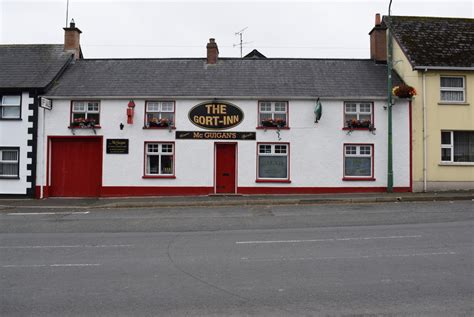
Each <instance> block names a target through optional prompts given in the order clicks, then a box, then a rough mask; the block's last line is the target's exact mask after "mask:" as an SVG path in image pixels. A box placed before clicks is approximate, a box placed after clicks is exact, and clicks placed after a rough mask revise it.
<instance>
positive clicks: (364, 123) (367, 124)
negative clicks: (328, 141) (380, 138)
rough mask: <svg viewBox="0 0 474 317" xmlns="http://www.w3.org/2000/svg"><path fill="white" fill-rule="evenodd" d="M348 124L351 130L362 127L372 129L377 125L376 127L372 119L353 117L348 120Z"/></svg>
mask: <svg viewBox="0 0 474 317" xmlns="http://www.w3.org/2000/svg"><path fill="white" fill-rule="evenodd" d="M346 124H347V127H348V128H349V129H350V130H354V129H361V128H362V129H369V130H370V131H373V130H375V127H374V125H373V124H372V122H371V121H370V120H356V119H352V120H347V121H346Z"/></svg>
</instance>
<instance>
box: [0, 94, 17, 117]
mask: <svg viewBox="0 0 474 317" xmlns="http://www.w3.org/2000/svg"><path fill="white" fill-rule="evenodd" d="M0 101H1V104H0V119H20V118H21V96H20V95H6V96H2V97H1V99H0Z"/></svg>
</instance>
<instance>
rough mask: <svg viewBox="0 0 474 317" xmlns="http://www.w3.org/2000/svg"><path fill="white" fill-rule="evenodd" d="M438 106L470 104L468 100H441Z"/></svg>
mask: <svg viewBox="0 0 474 317" xmlns="http://www.w3.org/2000/svg"><path fill="white" fill-rule="evenodd" d="M438 106H469V103H467V102H454V101H453V102H449V101H440V102H438Z"/></svg>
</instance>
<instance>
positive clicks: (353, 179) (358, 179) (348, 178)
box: [342, 177, 376, 182]
mask: <svg viewBox="0 0 474 317" xmlns="http://www.w3.org/2000/svg"><path fill="white" fill-rule="evenodd" d="M342 180H343V181H357V182H359V181H366V182H375V180H376V179H375V178H373V177H343V178H342Z"/></svg>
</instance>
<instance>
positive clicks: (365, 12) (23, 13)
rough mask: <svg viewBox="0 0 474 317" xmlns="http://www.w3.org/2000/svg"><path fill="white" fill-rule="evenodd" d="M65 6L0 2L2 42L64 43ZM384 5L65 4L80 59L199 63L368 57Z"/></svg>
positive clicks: (419, 11)
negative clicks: (250, 57)
mask: <svg viewBox="0 0 474 317" xmlns="http://www.w3.org/2000/svg"><path fill="white" fill-rule="evenodd" d="M66 3H67V0H49V1H43V0H36V1H34V0H29V1H23V0H0V44H24V43H28V44H59V43H62V42H63V37H64V31H63V29H62V28H63V27H64V26H65V24H66ZM388 3H389V0H370V1H358V0H346V1H317V0H313V1H262V0H260V1H208V2H203V1H196V0H194V1H192V0H188V1H160V0H148V1H146V0H141V1H139V0H138V1H132V0H129V1H123V0H69V20H70V19H71V18H74V20H75V22H76V26H77V27H78V28H80V29H81V30H82V32H83V33H82V34H81V47H82V50H83V53H84V56H85V57H86V58H111V57H114V58H121V57H137V58H139V57H140V58H141V57H152V58H162V57H204V56H205V54H206V50H205V47H206V43H207V41H208V40H209V38H211V37H214V38H215V39H216V42H217V43H218V45H219V51H220V54H219V56H221V57H239V56H240V49H239V47H238V46H234V44H237V43H239V37H238V36H236V35H235V33H236V32H238V31H240V30H241V29H243V28H245V27H247V29H246V30H245V31H244V32H243V41H244V42H249V43H248V44H245V45H244V49H243V53H244V55H245V54H246V53H248V52H250V51H251V50H252V49H254V48H255V49H258V50H259V51H260V52H261V53H263V54H264V55H266V56H267V57H306V58H320V57H321V58H326V57H335V58H340V57H344V58H346V57H348V58H368V57H369V36H368V32H369V31H370V30H371V29H372V27H373V25H374V20H375V13H377V12H380V13H382V14H385V15H386V14H387V9H388ZM473 3H474V2H473V1H470V0H467V1H465V0H459V1H458V0H445V1H437V0H431V1H428V0H418V1H416V0H414V1H410V0H393V3H392V15H415V16H444V17H446V16H447V17H467V18H473V17H474V4H473Z"/></svg>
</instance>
